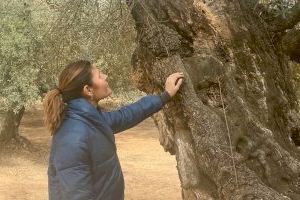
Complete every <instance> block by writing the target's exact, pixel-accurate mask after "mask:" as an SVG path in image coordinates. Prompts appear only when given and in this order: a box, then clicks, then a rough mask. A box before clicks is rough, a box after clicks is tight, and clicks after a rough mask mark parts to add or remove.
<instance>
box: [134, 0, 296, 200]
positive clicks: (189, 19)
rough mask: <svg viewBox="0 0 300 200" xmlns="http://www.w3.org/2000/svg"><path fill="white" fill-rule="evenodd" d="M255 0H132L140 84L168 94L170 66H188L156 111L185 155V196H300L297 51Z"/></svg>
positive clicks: (173, 148)
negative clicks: (291, 53) (293, 59)
mask: <svg viewBox="0 0 300 200" xmlns="http://www.w3.org/2000/svg"><path fill="white" fill-rule="evenodd" d="M205 2H207V3H205ZM252 6H253V3H251V1H248V0H232V1H229V0H219V1H215V0H210V1H202V0H194V1H193V0H185V1H181V0H151V1H148V0H139V1H134V2H133V3H132V2H131V3H130V7H131V12H132V16H133V18H134V20H135V22H136V31H137V47H136V50H135V52H134V54H133V57H132V65H133V69H134V81H135V84H136V86H137V87H138V88H139V89H140V90H142V91H144V92H146V93H152V94H153V93H158V92H160V91H161V90H162V89H163V87H164V83H165V80H166V77H167V76H168V75H170V74H171V73H174V72H176V71H182V72H184V74H185V80H184V83H183V85H182V86H181V89H180V91H179V92H178V94H177V95H176V96H175V97H173V100H172V101H171V102H169V103H168V104H167V105H166V106H165V107H164V108H163V109H162V111H160V112H158V113H156V114H155V115H154V116H153V119H154V121H155V123H156V125H157V126H158V129H159V133H160V138H159V139H160V143H161V145H162V146H163V147H164V149H165V151H169V152H170V153H171V154H172V155H176V160H177V169H178V173H179V178H180V181H181V186H182V198H183V199H220V200H223V199H241V200H244V199H270V200H274V199H275V200H276V199H300V153H299V152H300V151H299V148H298V147H297V145H299V143H297V140H298V139H299V132H300V123H299V122H300V121H299V120H300V114H299V107H298V102H297V98H296V95H295V89H294V85H293V82H292V78H291V75H292V74H291V70H290V68H289V65H288V61H289V59H288V57H287V56H286V55H285V54H284V50H283V46H282V40H281V39H282V38H280V36H278V34H273V33H272V31H271V29H270V28H268V27H267V25H266V24H265V23H264V22H263V21H262V20H260V18H259V16H258V15H257V14H256V13H255V12H253V7H252Z"/></svg>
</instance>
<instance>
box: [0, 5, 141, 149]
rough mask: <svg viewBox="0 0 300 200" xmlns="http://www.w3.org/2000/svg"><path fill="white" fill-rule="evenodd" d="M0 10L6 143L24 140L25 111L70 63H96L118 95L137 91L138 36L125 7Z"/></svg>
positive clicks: (0, 99) (0, 135) (0, 100)
mask: <svg viewBox="0 0 300 200" xmlns="http://www.w3.org/2000/svg"><path fill="white" fill-rule="evenodd" d="M0 8H1V12H0V15H1V19H0V24H1V30H0V36H1V41H0V42H1V45H0V48H1V51H0V56H1V63H0V71H1V74H0V83H1V84H0V85H1V87H0V94H1V96H0V104H1V119H2V120H1V121H2V123H1V126H0V140H1V141H2V142H4V143H6V142H9V141H10V140H11V139H14V140H17V141H18V140H20V139H22V137H19V134H18V127H19V125H20V121H21V119H22V116H23V113H24V111H25V109H26V107H29V106H31V105H33V104H34V103H36V101H41V100H42V98H43V96H44V94H45V93H46V92H47V91H48V90H49V89H51V88H53V87H55V85H56V84H57V79H58V75H59V73H60V71H61V70H62V69H63V67H64V66H65V65H66V64H68V63H69V62H72V61H74V60H78V59H88V60H91V61H93V62H95V63H97V64H98V67H99V68H100V69H101V70H102V71H103V72H104V73H106V74H108V76H109V78H108V81H109V83H110V85H111V87H112V88H113V91H114V94H120V95H122V94H127V93H128V91H132V90H133V89H134V86H133V84H132V80H131V78H130V77H131V75H130V74H131V72H132V70H131V67H130V55H131V54H132V51H133V49H134V37H135V34H134V27H133V23H132V18H131V16H130V14H129V12H128V11H127V10H126V9H127V6H126V5H125V4H124V3H122V2H119V1H109V0H107V1H106V0H104V1H103V0H101V1H81V0H75V1H66V0H64V1H51V0H49V1H40V0H33V1H26V0H22V1H17V0H12V1H8V0H5V1H1V2H0ZM134 94H137V95H139V93H134ZM22 141H23V140H22Z"/></svg>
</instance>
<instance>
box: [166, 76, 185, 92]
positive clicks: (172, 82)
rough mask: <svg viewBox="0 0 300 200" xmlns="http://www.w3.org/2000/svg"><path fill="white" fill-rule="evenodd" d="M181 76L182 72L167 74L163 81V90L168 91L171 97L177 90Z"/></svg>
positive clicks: (180, 82)
mask: <svg viewBox="0 0 300 200" xmlns="http://www.w3.org/2000/svg"><path fill="white" fill-rule="evenodd" d="M183 78H184V75H183V72H176V73H173V74H171V75H169V76H168V78H167V80H166V83H165V90H166V91H167V92H168V93H169V95H170V96H171V97H173V96H174V95H175V94H176V93H177V91H178V90H179V88H180V86H181V84H182V81H183Z"/></svg>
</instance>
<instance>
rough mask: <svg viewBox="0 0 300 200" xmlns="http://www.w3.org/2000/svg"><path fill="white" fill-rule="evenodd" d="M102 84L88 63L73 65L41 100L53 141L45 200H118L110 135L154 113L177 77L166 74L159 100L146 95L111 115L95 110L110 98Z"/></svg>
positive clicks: (118, 172)
mask: <svg viewBox="0 0 300 200" xmlns="http://www.w3.org/2000/svg"><path fill="white" fill-rule="evenodd" d="M106 78H107V75H105V74H103V73H101V72H99V70H98V69H97V68H96V67H95V66H94V65H92V64H91V63H90V62H89V61H83V60H81V61H77V62H74V63H71V64H69V65H68V66H67V67H66V68H65V69H64V70H63V71H62V73H61V74H60V77H59V84H58V87H57V88H56V89H53V90H51V91H49V92H48V93H47V94H46V96H45V99H44V102H43V104H44V111H45V124H46V125H47V127H48V129H49V130H50V132H51V134H52V135H53V137H52V145H51V152H50V157H49V166H48V190H49V199H50V200H122V199H124V179H123V173H122V169H121V166H120V163H119V159H118V156H117V151H116V145H115V137H114V134H116V133H118V132H121V131H124V130H126V129H129V128H131V127H133V126H134V125H136V124H138V123H139V122H141V121H142V120H144V119H146V118H147V117H149V116H151V115H152V114H153V113H155V112H157V111H159V110H160V109H161V108H162V107H163V106H164V105H165V104H166V102H168V101H169V100H170V99H171V97H173V96H174V95H175V94H176V92H177V91H178V90H179V87H180V85H181V84H182V78H183V74H182V73H174V74H171V75H170V76H169V77H168V78H167V80H166V83H165V91H164V92H162V93H160V95H147V96H145V97H142V98H141V99H139V100H138V101H136V102H135V103H132V104H129V105H126V106H123V107H121V108H120V109H118V110H116V111H111V112H104V111H102V110H101V109H100V108H99V107H98V106H97V105H98V101H99V100H100V99H103V98H105V97H107V96H109V95H110V94H111V92H112V91H111V89H110V87H109V85H108V83H107V81H106ZM177 79H179V80H178V82H177V84H175V82H176V81H177Z"/></svg>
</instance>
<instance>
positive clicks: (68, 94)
mask: <svg viewBox="0 0 300 200" xmlns="http://www.w3.org/2000/svg"><path fill="white" fill-rule="evenodd" d="M58 81H59V82H58V86H57V87H56V88H55V89H52V90H50V91H49V92H47V94H46V96H45V98H44V100H43V106H44V116H45V118H44V122H45V125H46V126H47V128H48V130H49V131H50V132H51V135H54V134H55V131H56V130H57V128H58V127H59V126H60V124H61V122H62V121H63V118H64V114H65V113H64V111H65V104H67V103H68V102H69V101H70V100H72V99H75V98H79V97H81V96H82V90H83V87H84V86H85V85H89V86H92V64H91V62H89V61H86V60H79V61H76V62H73V63H70V64H68V65H67V66H66V67H65V68H64V69H63V71H62V72H61V74H60V76H59V80H58Z"/></svg>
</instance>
